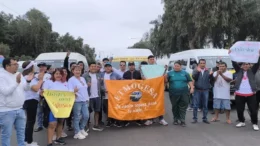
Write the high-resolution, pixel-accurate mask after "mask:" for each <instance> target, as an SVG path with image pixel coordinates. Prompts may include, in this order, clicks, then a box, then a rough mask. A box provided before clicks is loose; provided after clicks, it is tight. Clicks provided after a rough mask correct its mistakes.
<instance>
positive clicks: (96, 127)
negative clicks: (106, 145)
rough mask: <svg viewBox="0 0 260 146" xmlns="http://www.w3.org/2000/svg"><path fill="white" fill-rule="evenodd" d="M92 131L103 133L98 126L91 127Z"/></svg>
mask: <svg viewBox="0 0 260 146" xmlns="http://www.w3.org/2000/svg"><path fill="white" fill-rule="evenodd" d="M92 129H93V130H94V131H103V128H102V127H100V126H93V128H92Z"/></svg>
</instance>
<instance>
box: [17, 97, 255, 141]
mask: <svg viewBox="0 0 260 146" xmlns="http://www.w3.org/2000/svg"><path fill="white" fill-rule="evenodd" d="M165 104H166V114H165V119H166V120H167V121H168V122H169V126H161V125H159V124H154V125H152V126H149V127H137V126H135V125H130V127H126V128H106V129H105V130H104V131H103V132H96V131H90V133H89V136H88V137H87V138H86V139H85V140H74V139H73V138H72V136H73V133H72V132H68V134H69V137H68V138H66V142H67V146H73V145H77V146H86V145H91V146H203V145H207V146H256V145H259V142H260V132H255V131H253V130H252V127H251V124H250V123H249V120H248V119H249V117H248V114H247V113H245V117H246V119H247V122H246V124H247V126H246V127H244V128H236V127H235V120H236V119H237V118H236V117H237V116H236V112H235V110H233V111H232V114H231V119H232V122H233V124H232V125H228V124H226V123H225V116H224V115H221V121H220V122H217V123H211V124H209V125H207V124H203V123H201V122H200V123H198V124H195V125H194V124H191V123H190V122H191V121H192V113H191V112H188V113H187V127H185V128H184V127H180V126H175V125H173V124H172V113H171V104H170V101H169V100H168V94H167V93H166V98H165ZM199 116H200V117H201V114H199ZM211 117H212V115H211V114H209V119H211ZM34 138H35V141H37V142H38V144H40V146H46V145H47V144H46V141H47V134H46V131H42V132H39V133H35V135H34ZM16 145H17V144H16V136H15V132H13V138H12V146H16Z"/></svg>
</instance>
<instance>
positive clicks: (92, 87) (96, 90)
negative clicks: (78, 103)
mask: <svg viewBox="0 0 260 146" xmlns="http://www.w3.org/2000/svg"><path fill="white" fill-rule="evenodd" d="M83 77H84V79H85V80H86V82H87V83H88V93H89V95H90V102H89V112H90V113H91V112H92V111H94V126H93V128H92V129H93V130H95V131H102V130H103V128H102V127H100V125H99V115H100V114H99V113H100V112H102V111H101V109H102V108H101V104H102V101H101V95H100V88H101V84H100V81H101V80H100V75H99V74H97V68H96V63H95V62H90V63H89V72H87V73H85V74H83ZM88 128H89V127H88Z"/></svg>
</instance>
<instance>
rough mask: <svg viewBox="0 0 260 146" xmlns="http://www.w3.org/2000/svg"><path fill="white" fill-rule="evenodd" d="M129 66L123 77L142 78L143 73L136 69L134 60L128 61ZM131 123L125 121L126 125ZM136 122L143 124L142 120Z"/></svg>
mask: <svg viewBox="0 0 260 146" xmlns="http://www.w3.org/2000/svg"><path fill="white" fill-rule="evenodd" d="M128 68H129V70H128V71H126V72H125V73H124V74H123V79H125V80H142V75H141V73H140V72H139V71H137V70H136V69H135V63H134V62H129V63H128ZM129 124H130V123H129V122H128V121H125V122H124V126H126V127H127V126H128V125H129ZM136 124H137V125H138V126H141V125H142V123H141V121H140V120H138V121H136Z"/></svg>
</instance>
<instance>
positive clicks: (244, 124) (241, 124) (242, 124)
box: [236, 122, 246, 128]
mask: <svg viewBox="0 0 260 146" xmlns="http://www.w3.org/2000/svg"><path fill="white" fill-rule="evenodd" d="M245 126H246V123H244V122H240V123H238V124H237V125H236V127H237V128H240V127H245Z"/></svg>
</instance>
